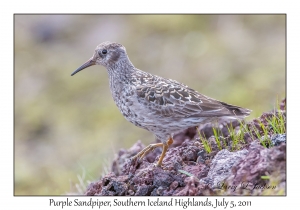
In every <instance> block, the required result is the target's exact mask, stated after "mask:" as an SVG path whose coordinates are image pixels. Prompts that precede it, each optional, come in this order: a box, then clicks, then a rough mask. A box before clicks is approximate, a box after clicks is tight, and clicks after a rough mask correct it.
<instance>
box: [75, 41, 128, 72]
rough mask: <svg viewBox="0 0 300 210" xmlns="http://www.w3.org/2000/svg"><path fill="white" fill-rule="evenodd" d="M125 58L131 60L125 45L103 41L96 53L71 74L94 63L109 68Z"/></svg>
mask: <svg viewBox="0 0 300 210" xmlns="http://www.w3.org/2000/svg"><path fill="white" fill-rule="evenodd" d="M123 60H128V61H129V59H128V56H127V53H126V49H125V47H124V46H123V45H121V44H118V43H114V42H103V43H101V44H99V45H98V46H97V47H96V49H95V53H94V55H93V56H92V57H91V58H90V59H89V60H88V61H87V62H85V63H84V64H82V65H81V66H80V67H79V68H78V69H76V70H75V71H74V72H73V73H72V74H71V76H73V75H74V74H76V73H78V72H79V71H81V70H83V69H85V68H87V67H90V66H93V65H102V66H104V67H106V68H107V69H109V68H112V67H113V66H115V65H116V64H117V63H118V62H120V61H123ZM129 62H130V61H129Z"/></svg>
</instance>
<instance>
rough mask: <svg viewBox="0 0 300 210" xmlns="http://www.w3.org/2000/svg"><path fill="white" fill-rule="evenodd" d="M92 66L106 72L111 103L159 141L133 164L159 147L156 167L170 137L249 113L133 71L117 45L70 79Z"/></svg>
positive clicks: (102, 49) (103, 47) (104, 47)
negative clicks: (202, 125)
mask: <svg viewBox="0 0 300 210" xmlns="http://www.w3.org/2000/svg"><path fill="white" fill-rule="evenodd" d="M92 65H102V66H104V67H105V68H106V69H107V72H108V75H109V85H110V90H111V94H112V97H113V100H114V101H115V103H116V105H117V107H118V108H119V110H120V112H121V113H122V114H123V116H124V117H125V118H126V119H127V120H128V121H130V122H131V123H133V124H134V125H136V126H138V127H141V128H144V129H146V130H148V131H150V132H152V133H154V134H155V136H156V137H157V138H158V139H159V140H160V141H161V143H155V144H150V145H149V146H147V147H145V148H144V149H143V150H142V151H140V152H139V153H138V154H136V155H135V156H134V157H133V160H137V159H142V158H144V157H145V155H147V154H148V153H149V152H151V151H152V150H154V149H155V148H157V147H162V153H161V155H160V157H159V160H158V162H157V166H161V165H162V161H163V158H164V156H165V154H166V152H167V149H168V147H169V146H170V145H171V144H172V143H173V135H174V134H177V133H179V132H181V131H183V130H185V129H187V128H189V127H195V126H198V125H200V124H202V123H208V122H212V121H214V120H215V119H218V118H231V119H238V118H241V119H242V118H244V117H246V116H248V115H249V114H250V112H251V110H249V109H245V108H242V107H239V106H235V105H230V104H227V103H224V102H221V101H218V100H215V99H213V98H210V97H207V96H205V95H203V94H200V93H199V92H197V91H195V90H193V89H191V88H189V87H188V86H186V85H184V84H182V83H179V82H177V81H175V80H172V79H166V78H163V77H160V76H156V75H153V74H150V73H147V72H144V71H142V70H139V69H137V68H135V67H134V65H133V64H132V62H131V61H130V60H129V57H128V55H127V53H126V49H125V47H124V46H123V45H121V44H118V43H114V42H103V43H101V44H100V45H98V46H97V47H96V49H95V52H94V54H93V56H92V57H91V58H90V59H89V60H88V61H87V62H85V63H84V64H83V65H81V66H80V67H79V68H78V69H76V70H75V71H74V72H73V73H72V74H71V75H72V76H73V75H74V74H76V73H78V72H79V71H81V70H83V69H85V68H87V67H90V66H92Z"/></svg>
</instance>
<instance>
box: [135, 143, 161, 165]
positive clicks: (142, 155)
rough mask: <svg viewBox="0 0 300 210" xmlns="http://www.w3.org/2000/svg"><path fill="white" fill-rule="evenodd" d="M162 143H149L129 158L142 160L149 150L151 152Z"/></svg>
mask: <svg viewBox="0 0 300 210" xmlns="http://www.w3.org/2000/svg"><path fill="white" fill-rule="evenodd" d="M162 146H163V143H157V144H149V145H148V146H147V147H145V148H144V149H143V150H142V151H140V152H139V153H138V154H136V155H135V156H133V157H132V158H131V160H132V161H135V160H137V161H140V160H142V159H143V158H144V157H145V156H146V155H147V154H149V152H152V151H153V150H154V149H155V148H157V147H162Z"/></svg>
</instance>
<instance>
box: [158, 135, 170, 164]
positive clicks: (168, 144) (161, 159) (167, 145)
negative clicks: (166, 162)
mask: <svg viewBox="0 0 300 210" xmlns="http://www.w3.org/2000/svg"><path fill="white" fill-rule="evenodd" d="M171 144H173V138H172V137H170V138H169V140H168V141H167V143H166V144H163V151H162V153H161V155H160V157H159V160H158V161H157V164H156V165H157V166H159V167H160V166H161V164H162V161H163V159H164V157H165V156H166V152H167V150H168V148H169V146H170V145H171Z"/></svg>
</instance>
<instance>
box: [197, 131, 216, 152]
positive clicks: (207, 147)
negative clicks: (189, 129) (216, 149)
mask: <svg viewBox="0 0 300 210" xmlns="http://www.w3.org/2000/svg"><path fill="white" fill-rule="evenodd" d="M197 131H198V134H199V138H200V140H201V142H202V145H203V146H204V149H205V151H206V152H207V153H208V154H209V153H211V152H212V149H211V146H210V145H209V142H208V140H207V139H206V138H205V137H204V134H203V135H202V134H201V133H200V131H199V129H198V128H197Z"/></svg>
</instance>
